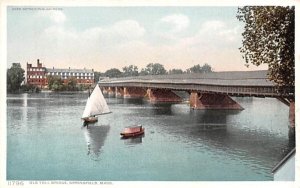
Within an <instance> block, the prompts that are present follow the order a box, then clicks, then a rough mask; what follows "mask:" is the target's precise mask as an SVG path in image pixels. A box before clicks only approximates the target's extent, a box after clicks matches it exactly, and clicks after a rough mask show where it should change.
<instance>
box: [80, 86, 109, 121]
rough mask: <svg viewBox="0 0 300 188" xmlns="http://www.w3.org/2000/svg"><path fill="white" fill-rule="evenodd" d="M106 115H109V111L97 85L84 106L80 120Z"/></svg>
mask: <svg viewBox="0 0 300 188" xmlns="http://www.w3.org/2000/svg"><path fill="white" fill-rule="evenodd" d="M106 113H110V110H109V108H108V106H107V103H106V101H105V99H104V96H103V94H102V92H101V90H100V88H99V86H98V84H97V85H96V87H95V89H94V90H93V92H92V94H91V95H90V97H89V98H88V100H87V102H86V106H85V109H84V111H83V114H82V118H87V117H91V116H96V115H101V114H106Z"/></svg>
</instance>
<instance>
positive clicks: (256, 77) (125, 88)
mask: <svg viewBox="0 0 300 188" xmlns="http://www.w3.org/2000/svg"><path fill="white" fill-rule="evenodd" d="M99 86H100V87H101V88H102V90H103V93H105V94H106V93H108V94H109V95H111V96H112V95H115V96H117V97H125V98H126V97H127V98H128V97H147V98H148V99H149V100H150V102H181V100H182V99H181V98H180V97H179V96H177V95H176V94H175V93H174V91H176V90H177V91H186V92H188V93H189V94H190V106H191V108H194V109H243V108H242V107H241V106H240V105H239V104H237V103H236V102H235V101H234V100H233V99H231V97H230V96H237V97H244V96H254V97H273V98H277V99H279V100H280V101H282V102H283V103H285V104H287V105H289V104H290V99H291V98H293V88H285V89H284V90H283V91H281V92H278V90H277V87H276V86H275V85H274V83H272V82H271V81H269V80H268V78H267V71H264V70H263V71H246V72H245V71H232V72H214V73H205V74H174V75H148V76H138V77H125V78H114V79H103V80H101V81H99Z"/></svg>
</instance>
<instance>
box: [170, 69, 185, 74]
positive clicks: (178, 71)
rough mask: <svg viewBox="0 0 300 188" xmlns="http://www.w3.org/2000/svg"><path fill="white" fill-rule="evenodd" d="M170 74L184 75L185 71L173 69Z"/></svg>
mask: <svg viewBox="0 0 300 188" xmlns="http://www.w3.org/2000/svg"><path fill="white" fill-rule="evenodd" d="M169 74H183V70H181V69H171V70H169Z"/></svg>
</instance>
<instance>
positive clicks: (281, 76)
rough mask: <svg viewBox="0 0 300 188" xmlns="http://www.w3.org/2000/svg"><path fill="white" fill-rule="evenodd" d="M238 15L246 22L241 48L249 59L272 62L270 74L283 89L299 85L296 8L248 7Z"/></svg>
mask: <svg viewBox="0 0 300 188" xmlns="http://www.w3.org/2000/svg"><path fill="white" fill-rule="evenodd" d="M237 18H238V19H239V20H240V21H242V22H244V23H245V26H244V32H243V34H242V35H243V41H242V42H243V46H242V47H241V48H240V51H241V53H242V54H244V55H243V58H244V59H245V61H246V66H249V64H250V63H252V64H254V65H256V66H259V65H261V64H267V65H268V67H269V68H268V69H269V70H268V77H269V79H270V80H271V81H274V83H276V85H277V86H278V88H279V91H281V89H280V88H283V87H292V88H293V87H294V86H295V57H294V54H295V7H282V6H277V7H274V6H245V7H242V8H239V9H238V12H237Z"/></svg>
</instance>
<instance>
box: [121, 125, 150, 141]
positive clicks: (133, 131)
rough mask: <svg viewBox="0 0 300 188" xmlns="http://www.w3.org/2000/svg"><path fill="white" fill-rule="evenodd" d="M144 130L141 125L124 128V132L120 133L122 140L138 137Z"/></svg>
mask: <svg viewBox="0 0 300 188" xmlns="http://www.w3.org/2000/svg"><path fill="white" fill-rule="evenodd" d="M144 130H145V128H143V127H142V126H141V125H138V126H132V127H125V129H124V131H123V132H121V133H120V135H121V136H122V137H123V138H129V137H134V136H138V135H142V134H144Z"/></svg>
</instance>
